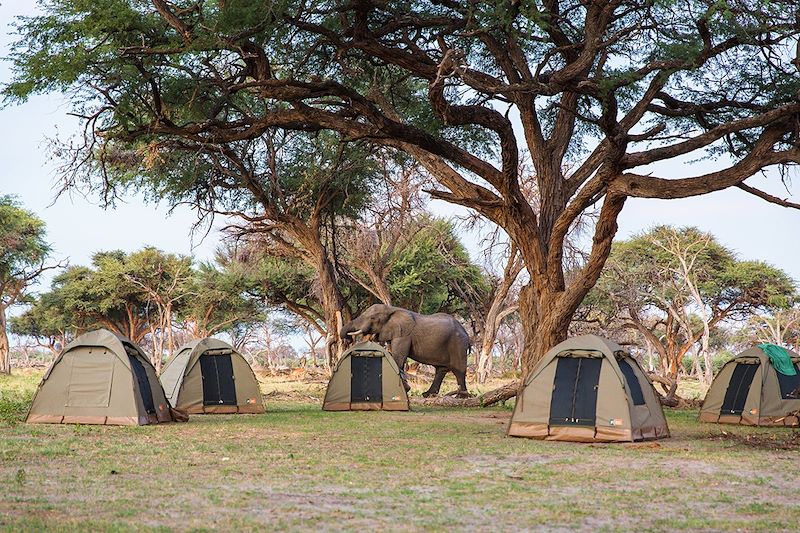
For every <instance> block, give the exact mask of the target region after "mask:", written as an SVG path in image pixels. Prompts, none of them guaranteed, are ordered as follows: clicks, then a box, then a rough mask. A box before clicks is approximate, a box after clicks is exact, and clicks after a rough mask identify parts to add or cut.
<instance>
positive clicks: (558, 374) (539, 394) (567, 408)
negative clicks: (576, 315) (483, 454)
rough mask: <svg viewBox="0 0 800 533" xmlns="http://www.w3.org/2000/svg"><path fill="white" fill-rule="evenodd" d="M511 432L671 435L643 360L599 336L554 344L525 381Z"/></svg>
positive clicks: (570, 437) (576, 437) (604, 438)
mask: <svg viewBox="0 0 800 533" xmlns="http://www.w3.org/2000/svg"><path fill="white" fill-rule="evenodd" d="M508 434H509V435H511V436H514V437H531V438H535V439H546V440H567V441H578V442H620V441H622V442H626V441H627V442H630V441H638V440H649V439H658V438H662V437H669V429H668V428H667V421H666V419H665V418H664V411H663V410H662V409H661V403H660V402H659V400H658V397H657V396H656V393H655V390H653V385H652V384H651V383H650V381H649V380H648V379H647V376H646V375H645V374H644V372H643V371H642V369H641V368H640V367H639V364H638V363H637V362H636V360H635V359H633V358H632V357H631V356H630V355H628V354H627V353H626V352H624V351H623V350H622V348H620V346H619V345H617V344H616V343H614V342H612V341H609V340H606V339H602V338H600V337H597V336H595V335H582V336H580V337H573V338H571V339H567V340H566V341H564V342H562V343H561V344H558V345H556V346H555V347H553V348H551V349H550V351H548V352H547V353H546V354H545V356H544V357H543V358H542V360H541V361H540V362H539V364H538V365H537V366H536V368H535V369H534V370H533V372H531V374H530V375H529V376H528V378H527V379H526V380H525V384H524V387H523V390H522V392H521V393H520V395H519V396H518V397H517V403H516V405H515V406H514V413H513V415H512V416H511V423H510V424H509V428H508Z"/></svg>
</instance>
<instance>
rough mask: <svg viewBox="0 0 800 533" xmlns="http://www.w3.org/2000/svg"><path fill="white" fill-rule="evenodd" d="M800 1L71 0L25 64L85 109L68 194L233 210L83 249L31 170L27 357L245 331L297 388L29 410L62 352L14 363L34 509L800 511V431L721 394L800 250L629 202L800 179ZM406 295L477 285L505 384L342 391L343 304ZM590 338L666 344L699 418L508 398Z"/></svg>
mask: <svg viewBox="0 0 800 533" xmlns="http://www.w3.org/2000/svg"><path fill="white" fill-rule="evenodd" d="M795 4H796V2H794V1H792V0H772V1H769V2H767V1H757V0H725V1H717V0H713V1H712V0H657V1H650V0H641V1H639V0H631V1H625V0H612V1H584V0H554V1H531V2H518V1H512V2H504V1H502V2H501V1H498V2H478V1H467V2H454V1H448V0H441V1H414V2H408V1H388V2H373V1H357V2H339V1H317V0H314V1H294V0H283V1H275V2H265V1H256V0H225V1H222V0H220V1H210V0H202V1H198V0H152V1H145V0H48V1H47V2H41V4H40V8H41V9H40V11H39V12H38V14H36V15H33V16H30V17H27V18H23V19H20V20H19V21H18V25H17V26H16V29H15V39H16V40H15V43H14V44H13V46H12V48H11V50H10V52H9V56H10V57H9V60H10V61H11V64H12V65H13V75H12V79H11V80H9V81H8V82H7V83H4V84H3V85H2V93H3V96H4V98H5V102H6V104H7V105H13V104H15V103H19V102H24V101H26V100H27V99H29V98H30V97H32V96H34V95H37V94H43V93H49V92H54V91H59V92H62V93H63V94H65V95H67V98H68V100H69V102H70V105H71V107H72V109H71V111H72V112H73V113H74V114H75V115H76V116H77V117H79V119H80V120H81V122H82V126H83V129H82V131H81V132H80V134H79V135H78V136H77V137H76V138H71V139H58V140H55V141H54V144H53V146H52V150H53V154H54V157H55V159H56V160H57V161H59V162H60V163H61V165H62V166H61V167H60V168H59V172H58V176H59V185H60V187H59V190H60V191H61V192H62V193H69V192H75V191H77V192H80V193H83V194H87V195H89V196H90V197H92V198H95V199H98V200H99V201H100V202H101V203H103V204H104V205H105V206H106V207H108V208H113V207H114V205H115V202H116V201H118V200H120V199H126V198H144V199H145V200H146V201H149V202H153V203H158V204H160V205H164V206H167V207H169V208H173V207H176V206H186V205H188V206H190V207H191V209H193V210H194V211H195V212H196V214H197V215H198V220H199V222H198V226H197V227H196V228H194V230H199V231H205V230H209V231H210V230H212V228H215V227H217V226H215V224H216V223H221V225H222V226H224V230H222V232H221V233H220V235H219V240H220V243H221V244H220V246H219V247H218V249H217V250H216V253H215V256H214V257H213V258H210V259H208V260H205V261H201V260H198V259H196V258H193V257H190V256H183V255H179V254H175V253H172V252H170V251H169V250H159V249H156V248H153V247H143V248H141V249H139V250H137V251H133V252H126V251H120V250H98V251H96V253H95V254H94V256H93V257H92V258H91V261H88V262H87V264H70V265H66V264H59V263H57V260H58V258H57V257H55V258H54V257H52V255H53V254H52V246H51V245H50V244H48V242H47V234H46V228H45V227H44V223H43V222H42V221H41V220H39V218H38V217H37V216H36V215H35V214H34V213H31V212H29V211H27V210H25V208H24V206H22V205H20V203H19V202H18V201H17V200H16V199H14V198H11V197H6V196H3V197H0V374H8V373H9V371H10V368H11V366H12V364H13V366H16V367H26V366H27V367H36V366H39V367H41V366H44V365H46V364H47V363H48V362H49V361H50V360H51V359H52V357H54V355H55V354H57V353H58V352H59V350H60V349H61V348H62V347H63V346H64V345H65V344H66V343H67V342H69V341H70V340H71V339H73V338H74V337H75V336H77V335H79V334H80V333H82V332H84V331H87V330H90V329H93V328H97V327H104V328H108V329H111V330H113V331H115V332H117V333H120V334H122V335H125V336H128V337H130V338H131V339H132V340H134V341H135V342H137V343H140V344H141V345H143V346H144V347H145V349H146V351H147V352H148V353H149V354H151V357H152V362H153V364H154V366H156V368H160V367H161V365H162V364H163V362H164V361H165V360H166V359H167V358H169V357H170V355H172V354H173V353H174V351H175V349H176V348H177V347H178V346H179V345H180V344H181V343H182V342H183V341H184V340H187V339H189V338H193V337H202V336H208V335H219V336H223V337H225V338H227V339H229V340H230V341H231V342H232V343H233V344H234V345H235V346H236V347H237V348H238V349H239V350H241V351H242V352H243V353H244V354H245V355H246V356H247V357H248V359H249V360H250V362H251V363H252V364H253V366H254V367H255V368H256V369H257V370H258V371H259V377H260V379H261V380H262V386H263V389H264V392H265V393H266V395H267V402H268V409H269V410H270V411H269V412H268V413H266V414H264V415H254V416H242V417H233V416H219V417H194V418H193V420H192V421H191V422H190V423H189V424H183V425H179V424H170V425H165V426H164V427H157V428H152V427H143V428H111V427H98V428H94V427H84V426H75V427H65V426H61V427H43V426H36V427H30V426H25V425H21V424H19V422H20V420H21V417H22V416H23V413H24V410H25V408H26V406H27V405H28V403H29V402H30V398H31V395H32V391H33V388H34V387H35V383H36V381H37V380H38V378H39V376H40V374H41V368H39V369H35V368H34V369H33V370H30V369H26V370H20V371H17V372H15V373H14V375H11V376H6V375H3V376H0V417H2V421H0V424H2V428H1V430H0V459H2V462H0V465H1V466H2V471H1V472H0V474H2V481H3V484H4V486H6V487H8V489H7V490H6V496H8V497H6V498H4V500H3V503H1V504H0V505H1V506H2V508H1V509H2V512H0V527H4V528H7V529H10V530H24V529H28V530H37V529H54V530H58V529H64V530H86V529H92V530H125V529H136V530H138V529H142V528H148V527H149V528H153V529H159V528H175V529H191V528H204V527H212V528H213V527H216V528H220V529H225V528H235V529H244V528H251V529H259V528H266V527H270V528H273V529H274V528H278V529H309V528H312V527H313V528H318V529H341V528H345V529H356V528H370V529H378V530H384V529H388V530H429V529H445V528H448V529H449V528H452V527H455V528H456V529H465V530H480V529H489V528H491V529H493V530H497V529H501V530H502V529H512V528H518V527H519V526H520V524H526V525H528V527H531V528H540V527H542V528H547V527H549V528H556V529H557V528H564V529H567V528H576V527H585V528H589V527H591V528H593V529H601V530H616V529H652V530H673V529H688V530H696V529H706V530H739V529H746V530H791V529H794V527H795V526H796V524H797V523H798V521H799V520H800V515H798V511H797V506H796V505H795V503H796V502H795V501H794V500H793V499H792V496H791V494H792V491H793V490H794V489H796V486H795V485H796V481H795V477H793V476H792V477H787V475H786V472H788V471H791V470H792V467H793V465H794V463H796V459H795V458H794V455H795V454H796V452H797V449H798V446H800V443H799V442H798V440H797V432H796V431H794V432H792V431H793V430H783V431H781V430H777V429H776V430H767V429H747V428H739V427H735V428H731V429H725V430H724V431H723V430H722V429H720V428H718V427H709V426H700V425H699V424H697V423H696V422H695V418H696V412H694V411H692V410H691V409H692V407H693V406H695V404H696V401H697V399H698V398H700V397H702V395H703V393H704V392H705V390H706V389H707V387H708V385H709V384H710V382H711V380H712V379H713V377H714V373H715V371H716V370H718V369H719V368H720V366H721V365H722V364H723V363H724V361H726V360H727V359H729V358H730V357H731V356H732V355H733V354H734V353H736V352H738V351H740V350H741V349H742V348H743V347H745V346H750V345H752V344H754V343H757V342H770V343H774V344H778V345H782V346H786V347H791V348H794V349H797V348H798V346H800V300H798V293H797V286H796V282H795V280H793V279H792V278H791V277H790V276H789V275H788V274H787V273H786V272H784V271H782V270H781V269H780V268H778V267H776V266H775V265H771V264H768V263H765V262H762V261H759V260H755V258H748V257H741V256H739V255H738V254H737V252H736V250H733V249H731V248H730V247H729V246H728V245H727V244H726V243H724V242H720V241H719V240H718V239H717V238H716V237H715V236H714V235H711V234H709V233H708V232H706V231H704V230H703V229H702V228H696V227H683V226H679V225H676V226H656V227H651V228H642V231H641V232H640V233H639V234H637V235H634V236H631V237H629V238H627V239H620V238H618V236H617V229H618V228H617V220H618V217H619V216H620V213H621V212H622V210H623V208H624V205H625V202H626V200H627V199H629V198H658V199H679V198H687V197H693V196H700V195H706V194H710V193H713V192H715V191H720V190H723V189H728V188H737V189H738V190H739V191H741V193H742V194H750V195H755V196H756V197H758V198H760V199H762V200H765V201H767V202H770V203H773V204H777V205H778V206H780V207H782V208H789V209H797V208H800V204H796V203H793V202H791V201H789V200H786V199H783V198H778V197H776V196H774V195H772V194H769V193H767V192H765V191H762V190H760V189H758V188H755V187H754V186H752V184H748V183H746V180H748V179H749V178H751V177H753V176H755V175H757V174H760V173H762V172H765V173H766V174H767V175H768V176H771V177H772V178H774V179H775V180H779V179H783V180H784V183H785V184H788V183H789V180H788V178H789V176H790V172H791V171H792V169H793V168H794V167H795V165H796V164H798V163H800V144H799V143H798V124H800V102H799V101H798V94H800V76H799V75H798V69H800V46H798V45H797V42H798V38H800V23H798V20H800V19H798V11H797V6H796V5H795ZM690 160H691V161H695V162H701V164H698V165H693V164H690V163H686V162H687V161H690ZM751 183H752V182H751ZM433 202H438V206H440V207H439V208H438V209H435V208H434V207H433ZM442 202H444V204H443V203H442ZM447 204H450V205H454V206H459V208H460V209H461V208H464V209H463V210H462V211H459V213H467V214H462V215H459V216H451V217H442V216H440V215H438V214H437V213H441V212H442V209H441V205H447ZM775 209H778V207H775ZM188 231H189V228H187V232H188ZM51 269H54V270H53V272H52V274H53V276H52V277H51V278H50V279H49V280H48V281H49V286H42V285H41V284H40V285H39V286H38V287H36V282H37V280H40V279H43V278H42V274H43V273H44V272H46V271H47V270H51ZM34 288H36V289H37V290H34ZM377 302H381V303H385V304H391V305H395V306H400V307H405V308H408V309H411V310H413V311H417V312H421V313H435V312H446V313H450V314H452V315H454V316H456V317H457V318H458V320H459V321H460V322H461V323H462V324H464V326H465V328H466V329H467V331H468V333H469V335H470V337H471V341H472V345H473V350H472V354H471V356H470V357H471V359H470V361H469V363H470V369H469V370H470V371H469V379H470V388H471V389H472V390H473V392H476V393H479V394H480V393H487V394H490V395H491V396H490V397H491V398H493V400H494V401H495V402H496V403H494V405H493V406H490V407H487V408H486V409H482V410H468V409H462V410H444V409H442V408H441V407H439V406H434V405H432V404H430V403H427V404H422V403H417V405H416V409H415V410H414V411H413V412H410V413H394V414H392V413H370V414H369V417H368V416H366V415H364V414H363V413H362V414H359V413H341V414H335V415H331V414H326V413H322V412H321V411H319V409H318V406H319V401H320V397H321V394H322V388H323V386H324V382H325V376H326V375H327V371H328V370H329V369H330V367H331V365H333V364H335V362H336V361H337V359H338V358H339V357H340V356H341V354H342V352H343V350H344V349H345V342H344V340H343V339H342V338H340V336H339V335H338V332H339V331H340V329H341V327H342V324H344V323H346V322H347V321H348V320H350V319H351V318H353V317H355V316H357V315H358V314H359V313H360V312H361V311H363V310H364V309H366V308H367V307H368V306H369V305H371V304H373V303H377ZM9 310H10V312H8V311H9ZM7 331H9V332H10V333H12V340H13V341H16V346H12V345H11V344H12V343H11V342H9V340H8V338H7V333H6V332H7ZM577 333H597V334H601V335H604V336H607V337H610V338H614V339H616V340H617V341H619V342H620V343H621V344H623V345H624V346H625V347H626V349H628V350H630V351H631V353H632V354H633V355H634V356H635V357H637V358H638V359H639V361H640V362H641V364H642V367H643V368H645V369H646V370H648V372H649V373H650V376H651V378H652V379H653V380H654V381H655V382H656V383H657V384H658V387H659V393H660V394H661V395H662V399H663V402H664V403H665V404H667V405H671V406H681V407H682V408H683V410H669V411H668V418H669V423H670V426H671V429H672V432H673V434H674V437H675V438H673V439H671V440H666V441H663V442H658V443H655V444H653V443H651V444H642V445H609V446H605V445H604V446H599V447H594V446H593V447H592V448H591V454H589V453H587V448H586V447H585V446H575V445H570V444H563V443H562V444H554V443H541V442H535V441H530V440H527V439H505V438H501V437H503V435H504V430H505V425H506V423H507V421H508V417H509V416H510V409H509V408H510V405H506V404H505V403H503V402H504V401H508V400H510V401H513V400H511V398H513V396H514V395H515V393H516V391H517V389H518V384H519V380H520V379H523V378H524V377H525V376H527V375H528V374H529V372H530V371H531V370H532V369H533V368H534V366H535V365H536V363H537V361H538V360H539V359H540V358H541V357H542V355H543V354H544V353H545V352H546V351H547V350H548V349H549V348H550V347H551V346H553V345H554V344H556V343H558V342H560V341H561V340H563V339H565V338H566V337H567V336H568V335H570V334H577ZM301 343H302V344H304V346H303V347H299V346H301ZM420 375H421V376H422V377H421V378H418V379H419V381H424V380H427V379H429V378H428V377H427V375H426V369H425V368H418V369H416V371H415V372H413V373H412V380H411V381H412V385H413V387H414V389H413V390H412V394H413V393H417V392H418V390H421V388H422V387H423V383H421V382H419V383H418V382H417V380H415V379H414V376H420ZM296 377H304V378H305V379H303V380H299V379H297V380H296V379H295V378H296ZM448 383H449V386H452V383H450V382H448ZM447 386H448V385H445V387H446V388H447ZM498 391H500V392H499V393H498ZM480 398H483V397H480ZM480 398H479V400H478V401H474V400H475V399H471V400H473V403H476V404H479V405H483V403H484V402H483V400H482V399H480ZM681 400H685V401H684V402H683V403H681ZM465 401H469V400H465ZM450 403H453V404H455V403H457V402H456V401H455V400H452V401H451V402H450ZM376 421H377V423H376ZM134 451H135V453H134ZM589 455H591V458H590V460H587V456H589ZM154 488H155V489H154ZM164 494H166V495H169V497H167V498H166V499H164V497H163V495H164ZM154 498H155V499H154ZM142 502H148V503H147V504H143V503H142ZM466 502H470V503H469V504H467V503H466Z"/></svg>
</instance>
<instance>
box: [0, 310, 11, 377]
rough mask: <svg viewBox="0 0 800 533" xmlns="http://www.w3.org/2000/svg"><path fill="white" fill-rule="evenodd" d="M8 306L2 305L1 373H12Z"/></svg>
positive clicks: (0, 334) (0, 329) (0, 315)
mask: <svg viewBox="0 0 800 533" xmlns="http://www.w3.org/2000/svg"><path fill="white" fill-rule="evenodd" d="M7 327H8V324H7V323H6V307H5V306H4V305H0V374H10V373H11V346H10V345H9V343H8V331H7Z"/></svg>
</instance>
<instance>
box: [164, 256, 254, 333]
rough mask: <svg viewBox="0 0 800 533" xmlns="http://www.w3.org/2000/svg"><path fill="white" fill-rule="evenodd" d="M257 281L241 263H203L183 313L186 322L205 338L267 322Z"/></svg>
mask: <svg viewBox="0 0 800 533" xmlns="http://www.w3.org/2000/svg"><path fill="white" fill-rule="evenodd" d="M255 285H256V283H255V281H254V280H253V278H252V276H250V274H249V272H247V271H246V270H244V269H243V268H242V266H241V265H239V264H237V263H232V262H228V263H225V264H223V265H214V264H211V263H201V264H200V265H199V267H198V268H197V269H196V270H195V271H194V273H193V276H192V279H191V282H190V285H189V286H188V288H187V297H186V300H185V302H184V303H183V305H182V306H181V308H180V310H179V317H180V319H181V320H182V321H189V322H192V323H194V324H195V325H196V326H197V328H198V330H200V331H202V332H203V334H204V335H213V334H215V333H217V332H220V331H232V330H235V329H237V328H240V327H242V326H244V325H247V324H252V323H255V322H260V321H263V320H265V319H266V316H265V313H264V310H263V308H262V305H261V304H260V301H259V299H257V298H254V297H253V296H252V293H253V292H254V291H255Z"/></svg>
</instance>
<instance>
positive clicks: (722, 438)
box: [706, 430, 800, 450]
mask: <svg viewBox="0 0 800 533" xmlns="http://www.w3.org/2000/svg"><path fill="white" fill-rule="evenodd" d="M706 438H707V439H708V440H714V441H719V442H732V443H734V444H739V445H742V446H748V447H752V448H761V449H764V450H800V431H796V430H794V431H792V432H791V433H788V434H786V435H781V434H778V433H766V434H765V433H753V434H749V433H748V434H744V435H742V434H739V433H730V432H727V431H722V432H720V433H716V434H712V435H709V436H708V437H706Z"/></svg>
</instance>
